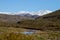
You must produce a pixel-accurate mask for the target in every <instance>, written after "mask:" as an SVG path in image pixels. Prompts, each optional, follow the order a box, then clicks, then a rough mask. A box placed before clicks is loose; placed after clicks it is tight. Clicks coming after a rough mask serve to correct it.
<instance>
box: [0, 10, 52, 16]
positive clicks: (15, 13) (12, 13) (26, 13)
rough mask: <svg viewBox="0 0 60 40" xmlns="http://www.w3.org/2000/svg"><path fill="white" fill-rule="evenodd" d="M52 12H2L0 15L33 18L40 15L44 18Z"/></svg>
mask: <svg viewBox="0 0 60 40" xmlns="http://www.w3.org/2000/svg"><path fill="white" fill-rule="evenodd" d="M51 12H52V11H49V10H40V11H37V12H29V11H20V12H0V14H8V15H20V16H31V15H32V16H33V15H38V16H42V15H45V14H48V13H51Z"/></svg>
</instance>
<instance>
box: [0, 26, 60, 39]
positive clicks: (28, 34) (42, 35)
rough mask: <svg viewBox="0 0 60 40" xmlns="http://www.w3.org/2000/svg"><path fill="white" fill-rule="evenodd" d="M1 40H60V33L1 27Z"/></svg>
mask: <svg viewBox="0 0 60 40" xmlns="http://www.w3.org/2000/svg"><path fill="white" fill-rule="evenodd" d="M0 40H60V31H40V30H30V29H24V28H13V27H0Z"/></svg>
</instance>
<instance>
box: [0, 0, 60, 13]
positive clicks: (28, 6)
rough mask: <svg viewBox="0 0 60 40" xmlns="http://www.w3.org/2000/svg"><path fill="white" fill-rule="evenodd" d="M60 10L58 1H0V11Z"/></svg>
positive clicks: (59, 0)
mask: <svg viewBox="0 0 60 40" xmlns="http://www.w3.org/2000/svg"><path fill="white" fill-rule="evenodd" d="M57 9H60V0H0V11H10V12H16V11H38V10H52V11H53V10H57Z"/></svg>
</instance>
